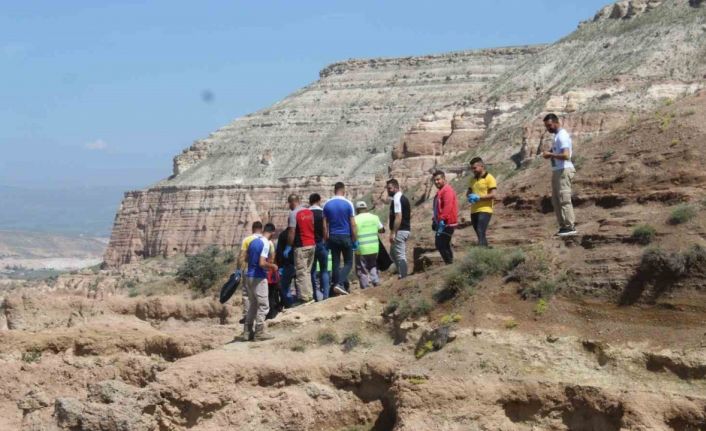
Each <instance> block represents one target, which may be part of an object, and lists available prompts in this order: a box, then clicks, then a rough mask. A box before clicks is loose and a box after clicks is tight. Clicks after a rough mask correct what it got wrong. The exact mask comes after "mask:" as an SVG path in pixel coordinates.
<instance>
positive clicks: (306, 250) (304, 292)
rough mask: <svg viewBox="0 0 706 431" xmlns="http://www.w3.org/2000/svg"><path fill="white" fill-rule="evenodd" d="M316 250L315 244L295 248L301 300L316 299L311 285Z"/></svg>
mask: <svg viewBox="0 0 706 431" xmlns="http://www.w3.org/2000/svg"><path fill="white" fill-rule="evenodd" d="M315 251H316V246H314V245H310V246H307V247H297V248H295V249H294V269H295V271H296V280H297V289H298V292H297V296H298V297H299V300H300V301H304V302H309V301H311V300H312V299H314V288H313V286H312V285H311V267H312V266H313V265H314V254H315V253H314V252H315Z"/></svg>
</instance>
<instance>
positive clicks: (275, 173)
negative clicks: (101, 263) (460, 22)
mask: <svg viewBox="0 0 706 431" xmlns="http://www.w3.org/2000/svg"><path fill="white" fill-rule="evenodd" d="M541 49H542V48H541V47H524V48H503V49H492V50H481V51H470V52H458V53H452V54H444V55H436V56H425V57H408V58H400V59H372V60H350V61H346V62H342V63H336V64H333V65H330V66H328V67H326V68H325V69H324V70H322V71H321V73H320V77H321V78H320V80H319V81H317V82H315V83H314V84H312V85H310V86H308V87H305V88H303V89H301V90H299V91H298V92H296V93H294V94H292V95H291V96H289V97H287V98H286V99H284V100H282V101H281V102H279V103H277V104H275V105H273V106H272V107H270V108H268V109H265V110H262V111H260V112H257V113H254V114H252V115H248V116H246V117H244V118H239V119H237V120H236V121H234V122H233V123H231V124H229V125H228V126H225V127H223V128H222V129H220V130H217V131H216V132H214V133H212V134H211V135H210V136H209V137H207V138H205V139H202V140H200V141H197V142H195V143H194V144H193V145H192V146H191V147H190V148H188V149H186V150H184V152H183V153H182V154H180V155H178V156H177V157H176V158H175V159H174V174H173V175H172V176H171V177H170V178H169V179H166V180H164V181H162V182H160V183H158V184H157V185H156V186H154V187H152V188H150V189H147V190H143V191H135V192H129V193H127V194H126V195H125V198H124V200H123V203H122V205H121V207H120V209H119V211H118V214H117V216H116V219H115V225H114V230H113V235H112V238H111V243H110V246H109V248H108V251H107V252H106V255H105V261H106V262H107V263H108V264H109V265H117V264H122V263H128V262H132V261H135V260H139V259H141V258H143V257H149V256H156V255H172V254H177V253H192V252H195V251H198V250H200V249H201V248H203V247H204V246H206V245H208V244H216V245H219V246H222V247H232V246H234V245H236V244H238V243H239V242H240V240H241V239H242V237H243V235H244V234H245V232H247V231H248V227H247V226H248V225H249V224H250V223H251V222H252V221H254V220H271V221H273V222H275V223H276V224H277V225H279V226H282V225H283V224H284V220H285V215H286V213H285V212H284V202H285V199H286V196H287V194H289V193H291V192H301V193H302V194H305V195H308V194H309V193H312V192H314V191H316V192H319V193H320V194H321V195H322V196H328V195H330V194H331V189H332V186H333V184H334V183H335V182H336V181H339V180H345V181H346V182H347V183H348V184H349V193H351V195H352V196H363V195H365V194H368V193H370V190H371V189H372V188H373V187H372V186H373V183H374V181H375V177H376V175H378V176H379V175H381V174H385V173H386V168H387V164H388V163H389V161H390V154H391V152H392V148H393V146H394V145H395V144H396V143H397V141H398V140H399V136H400V135H401V134H402V133H403V132H404V130H406V129H408V128H409V127H411V126H412V125H413V124H414V123H415V122H416V120H417V119H418V118H419V117H421V116H422V115H423V114H424V113H425V112H427V111H430V110H433V109H435V108H437V107H438V108H440V107H442V106H445V105H448V104H449V103H451V102H453V101H456V100H457V99H458V98H459V97H471V96H472V95H474V94H476V93H478V92H479V91H480V89H481V88H483V87H484V86H485V85H486V84H487V83H488V82H491V81H492V80H493V79H495V78H496V77H497V76H499V75H500V74H502V73H504V72H506V71H507V70H508V69H509V68H511V67H514V66H515V65H516V64H517V63H518V62H519V61H522V60H523V59H525V58H528V57H531V56H532V55H535V54H536V53H537V52H538V51H539V50H541Z"/></svg>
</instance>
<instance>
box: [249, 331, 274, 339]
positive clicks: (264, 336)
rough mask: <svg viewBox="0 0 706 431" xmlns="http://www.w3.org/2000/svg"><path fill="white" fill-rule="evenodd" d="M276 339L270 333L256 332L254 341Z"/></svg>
mask: <svg viewBox="0 0 706 431" xmlns="http://www.w3.org/2000/svg"><path fill="white" fill-rule="evenodd" d="M274 338H275V337H274V335H270V334H269V333H268V332H256V333H255V336H254V338H253V340H252V341H268V340H273V339H274Z"/></svg>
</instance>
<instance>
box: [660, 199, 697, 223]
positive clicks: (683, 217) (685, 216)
mask: <svg viewBox="0 0 706 431" xmlns="http://www.w3.org/2000/svg"><path fill="white" fill-rule="evenodd" d="M694 217H696V208H694V207H692V206H691V205H686V204H684V205H679V206H678V207H676V208H674V209H673V210H672V213H671V214H670V215H669V219H667V222H668V223H669V224H672V225H678V224H683V223H686V222H688V221H689V220H691V219H693V218H694Z"/></svg>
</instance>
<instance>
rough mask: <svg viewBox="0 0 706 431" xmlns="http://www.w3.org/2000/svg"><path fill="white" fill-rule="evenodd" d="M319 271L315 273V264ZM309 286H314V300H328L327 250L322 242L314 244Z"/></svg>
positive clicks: (329, 285)
mask: <svg viewBox="0 0 706 431" xmlns="http://www.w3.org/2000/svg"><path fill="white" fill-rule="evenodd" d="M317 263H318V264H319V271H318V272H317V271H316V264H317ZM311 285H312V286H314V298H315V299H316V300H317V301H322V300H324V299H328V297H329V294H330V293H331V282H330V277H329V273H328V249H327V248H326V244H324V242H323V241H321V242H317V243H316V250H315V251H314V264H313V265H312V266H311Z"/></svg>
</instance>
